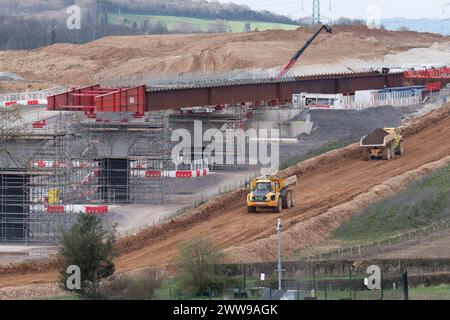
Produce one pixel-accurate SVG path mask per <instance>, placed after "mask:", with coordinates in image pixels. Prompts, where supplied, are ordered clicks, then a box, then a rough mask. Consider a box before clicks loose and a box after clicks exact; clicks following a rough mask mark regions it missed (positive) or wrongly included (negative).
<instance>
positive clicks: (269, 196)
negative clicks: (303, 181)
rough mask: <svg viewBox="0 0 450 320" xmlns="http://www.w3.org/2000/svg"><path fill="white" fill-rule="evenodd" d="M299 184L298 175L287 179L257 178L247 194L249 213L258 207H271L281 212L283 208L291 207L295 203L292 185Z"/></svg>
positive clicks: (252, 182) (273, 210)
mask: <svg viewBox="0 0 450 320" xmlns="http://www.w3.org/2000/svg"><path fill="white" fill-rule="evenodd" d="M296 184H297V176H292V177H289V178H287V179H278V178H256V179H253V180H252V181H251V183H250V190H249V191H250V192H249V194H248V195H247V208H248V212H249V213H254V212H256V211H257V209H271V210H272V212H275V213H280V212H281V211H282V209H290V208H292V207H294V205H295V199H294V192H293V190H292V187H294V186H295V185H296Z"/></svg>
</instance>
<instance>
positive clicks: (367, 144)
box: [360, 128, 405, 160]
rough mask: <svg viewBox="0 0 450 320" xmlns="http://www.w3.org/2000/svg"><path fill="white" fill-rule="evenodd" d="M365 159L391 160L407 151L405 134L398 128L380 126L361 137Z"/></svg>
mask: <svg viewBox="0 0 450 320" xmlns="http://www.w3.org/2000/svg"><path fill="white" fill-rule="evenodd" d="M360 145H361V147H362V149H363V160H371V159H383V160H391V159H393V158H394V157H395V156H396V155H402V154H403V153H404V152H405V146H404V142H403V136H402V135H401V132H400V130H399V129H397V128H384V129H381V128H378V129H375V130H374V131H373V132H372V133H370V134H368V135H366V136H364V137H362V138H361V141H360Z"/></svg>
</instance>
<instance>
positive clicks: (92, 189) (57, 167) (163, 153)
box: [0, 112, 170, 244]
mask: <svg viewBox="0 0 450 320" xmlns="http://www.w3.org/2000/svg"><path fill="white" fill-rule="evenodd" d="M165 119H166V117H165V115H164V114H162V113H160V114H152V113H149V114H147V115H146V116H145V118H144V119H133V120H134V121H130V122H128V121H124V120H123V119H121V120H118V121H114V120H113V121H110V120H105V121H101V120H99V119H88V118H86V117H85V116H84V114H83V113H82V112H59V113H57V116H55V117H53V118H51V120H47V122H46V125H45V126H34V125H29V124H27V125H22V124H21V125H20V126H18V127H17V129H16V130H13V131H11V130H3V131H1V132H0V142H1V145H2V148H1V150H0V242H8V243H15V242H17V243H25V244H28V243H54V242H55V241H56V240H57V238H58V236H59V235H60V232H61V231H62V230H67V229H68V228H70V226H72V225H73V224H74V223H75V221H76V220H77V218H78V215H79V214H81V213H89V212H90V210H89V208H92V206H101V205H107V204H120V203H123V204H128V203H163V202H165V201H167V192H166V190H165V179H164V177H163V176H162V175H160V176H156V177H155V176H153V175H150V174H148V173H149V172H152V171H156V170H163V169H164V168H165V167H166V166H168V165H169V164H168V163H169V162H170V158H169V140H168V138H167V136H166V135H167V132H168V125H167V123H165V121H166V122H167V120H165ZM11 127H12V128H14V126H11ZM113 132H116V135H117V138H118V139H119V142H118V143H116V142H114V141H112V142H111V141H109V140H108V139H111V135H112V133H113ZM122 140H125V141H127V142H128V144H127V145H126V146H125V147H124V148H125V149H127V150H126V153H125V154H123V155H120V156H116V155H115V154H107V153H106V154H105V152H104V149H108V148H107V147H105V146H107V145H108V143H110V144H113V143H116V144H118V145H122V144H121V141H122ZM137 164H139V165H140V167H139V168H141V169H138V168H136V166H137ZM94 213H98V212H95V211H94Z"/></svg>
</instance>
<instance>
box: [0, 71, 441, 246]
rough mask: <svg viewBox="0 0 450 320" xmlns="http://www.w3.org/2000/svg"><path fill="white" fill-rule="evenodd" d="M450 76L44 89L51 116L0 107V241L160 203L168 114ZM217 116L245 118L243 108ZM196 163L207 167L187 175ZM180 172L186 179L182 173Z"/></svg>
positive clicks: (47, 237)
mask: <svg viewBox="0 0 450 320" xmlns="http://www.w3.org/2000/svg"><path fill="white" fill-rule="evenodd" d="M449 74H450V72H448V70H447V71H446V76H445V77H444V76H442V75H441V74H439V75H438V74H432V75H428V76H424V75H423V74H419V73H417V74H411V73H410V74H404V73H389V72H385V73H383V72H364V73H346V74H326V75H315V76H303V77H294V76H287V77H285V78H283V79H281V80H276V78H275V77H274V76H272V75H269V74H267V73H264V74H262V73H260V72H250V71H248V72H247V71H246V72H242V71H241V72H239V73H228V74H222V75H209V76H204V77H203V78H202V77H198V76H196V77H194V76H192V77H191V76H189V75H184V76H180V77H177V78H172V79H166V80H164V81H158V82H156V81H149V82H148V83H146V84H145V85H140V86H123V87H112V86H100V85H94V86H89V87H84V88H76V89H72V90H69V91H67V92H64V93H62V94H57V95H53V96H49V97H48V106H47V110H48V111H52V112H53V113H52V115H51V116H49V117H46V118H44V119H40V120H39V121H32V122H27V121H26V120H24V119H21V118H20V117H19V116H17V112H18V110H17V109H16V108H13V107H12V108H5V109H3V110H2V111H1V112H2V114H1V120H0V121H1V122H2V123H1V129H0V141H1V148H0V242H20V243H45V242H52V241H54V240H55V239H56V237H57V236H58V233H59V231H60V230H61V228H63V229H64V228H68V227H69V226H70V225H72V224H73V223H74V221H75V220H76V217H77V215H78V214H80V213H83V212H84V213H89V214H100V215H101V214H105V213H106V212H107V210H108V206H107V205H108V204H130V203H163V202H164V201H166V200H167V191H166V188H165V183H166V180H167V178H168V177H170V175H169V174H168V172H170V171H171V170H174V169H175V168H174V164H173V162H172V159H171V156H170V151H171V142H170V130H171V125H170V116H171V115H172V116H173V115H175V118H176V116H177V115H179V110H180V109H182V108H193V107H206V106H208V107H212V108H214V109H215V110H223V109H226V108H230V109H232V108H237V109H238V110H239V109H240V108H241V107H242V106H247V107H249V108H251V109H256V108H258V107H261V106H266V107H270V106H277V105H279V104H281V103H289V102H290V100H291V99H292V95H293V94H297V93H301V92H316V93H346V94H352V93H354V92H355V91H356V90H364V89H381V88H386V87H401V86H405V85H409V84H412V83H414V84H424V83H425V82H429V81H436V78H438V79H439V81H441V82H443V83H448V82H450V77H449ZM189 116H192V115H186V117H187V118H186V119H187V121H189ZM213 116H214V114H212V115H211V114H209V115H208V118H206V116H205V119H211V117H213ZM197 117H198V115H197ZM217 119H219V120H220V121H218V122H219V123H220V124H223V123H227V122H230V123H232V125H235V126H238V125H242V114H241V113H238V116H235V115H232V114H228V115H226V116H224V115H223V114H222V115H220V117H219V115H218V118H216V120H217ZM178 169H179V168H178ZM193 169H195V170H197V171H198V170H200V169H201V170H205V168H203V167H202V168H192V167H191V168H186V172H188V171H189V172H191V174H192V172H193V171H192V170H193ZM178 174H180V176H183V172H182V170H181V171H180V172H178V171H177V173H176V175H178Z"/></svg>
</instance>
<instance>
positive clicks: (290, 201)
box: [288, 191, 294, 209]
mask: <svg viewBox="0 0 450 320" xmlns="http://www.w3.org/2000/svg"><path fill="white" fill-rule="evenodd" d="M293 197H294V196H293V193H292V191H289V192H288V209H290V208H292V207H293V205H292V202H293V200H292V199H293Z"/></svg>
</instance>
